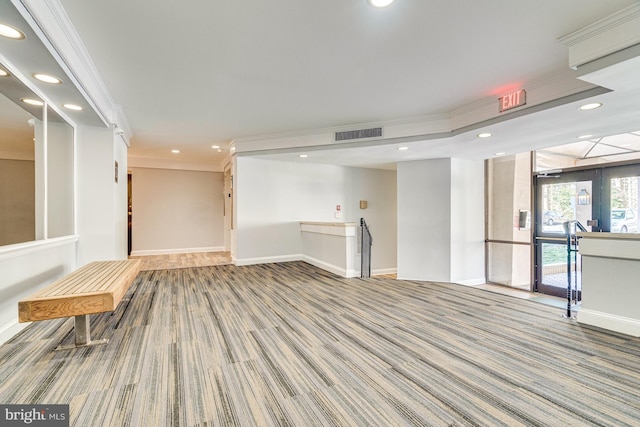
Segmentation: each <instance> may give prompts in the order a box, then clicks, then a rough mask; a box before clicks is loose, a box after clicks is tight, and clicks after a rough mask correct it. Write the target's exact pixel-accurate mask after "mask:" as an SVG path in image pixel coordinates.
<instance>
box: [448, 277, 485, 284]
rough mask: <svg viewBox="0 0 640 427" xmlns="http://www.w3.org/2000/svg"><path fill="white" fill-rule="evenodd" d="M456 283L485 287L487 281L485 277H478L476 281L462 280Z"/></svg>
mask: <svg viewBox="0 0 640 427" xmlns="http://www.w3.org/2000/svg"><path fill="white" fill-rule="evenodd" d="M455 283H457V284H458V285H462V286H477V285H484V284H485V283H487V281H486V280H485V278H484V277H477V278H475V279H467V280H460V281H457V282H455Z"/></svg>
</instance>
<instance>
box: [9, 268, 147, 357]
mask: <svg viewBox="0 0 640 427" xmlns="http://www.w3.org/2000/svg"><path fill="white" fill-rule="evenodd" d="M139 271H140V260H139V259H131V260H121V261H96V262H92V263H89V264H87V265H85V266H84V267H81V268H79V269H78V270H76V271H74V272H72V273H71V274H69V275H67V276H65V277H63V278H61V279H59V280H56V281H55V282H53V283H52V284H51V285H49V286H47V287H46V288H44V289H41V290H40V291H38V292H36V293H35V294H33V295H31V296H30V297H29V298H26V299H23V300H22V301H20V302H18V318H19V321H20V322H33V321H38V320H49V319H58V318H62V317H72V316H73V317H74V318H75V346H71V347H80V346H87V345H96V344H104V343H106V342H107V341H108V340H106V339H103V340H97V341H91V331H90V325H89V315H90V314H96V313H105V312H109V311H114V310H115V309H116V307H118V304H119V303H120V301H121V300H122V297H124V295H125V294H126V292H127V290H128V289H129V286H131V284H132V283H133V280H134V279H135V278H136V276H137V275H138V272H139ZM65 348H68V347H65ZM61 349H62V348H61Z"/></svg>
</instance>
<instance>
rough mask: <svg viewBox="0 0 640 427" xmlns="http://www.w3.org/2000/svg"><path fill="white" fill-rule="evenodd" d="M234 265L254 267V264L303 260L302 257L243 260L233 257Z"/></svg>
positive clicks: (284, 256) (281, 256) (278, 256)
mask: <svg viewBox="0 0 640 427" xmlns="http://www.w3.org/2000/svg"><path fill="white" fill-rule="evenodd" d="M232 260H233V263H234V264H235V265H237V266H243V265H254V264H272V263H274V262H291V261H300V260H302V255H300V254H298V255H277V256H269V257H259V258H242V259H238V258H235V257H232Z"/></svg>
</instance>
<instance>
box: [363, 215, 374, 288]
mask: <svg viewBox="0 0 640 427" xmlns="http://www.w3.org/2000/svg"><path fill="white" fill-rule="evenodd" d="M360 230H361V231H360V235H361V237H362V238H361V239H360V245H361V246H360V277H362V278H365V277H371V245H372V244H373V237H372V236H371V231H369V226H368V225H367V222H366V221H365V220H364V218H360ZM365 232H366V234H365Z"/></svg>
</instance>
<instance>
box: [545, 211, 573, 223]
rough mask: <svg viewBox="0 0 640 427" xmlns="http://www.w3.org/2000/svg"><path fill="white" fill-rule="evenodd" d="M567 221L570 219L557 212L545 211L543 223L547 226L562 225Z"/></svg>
mask: <svg viewBox="0 0 640 427" xmlns="http://www.w3.org/2000/svg"><path fill="white" fill-rule="evenodd" d="M565 221H568V219H566V218H565V217H563V216H562V215H560V214H559V213H558V212H556V211H544V213H543V214H542V222H543V223H545V224H547V225H555V224H562V223H563V222H565Z"/></svg>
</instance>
